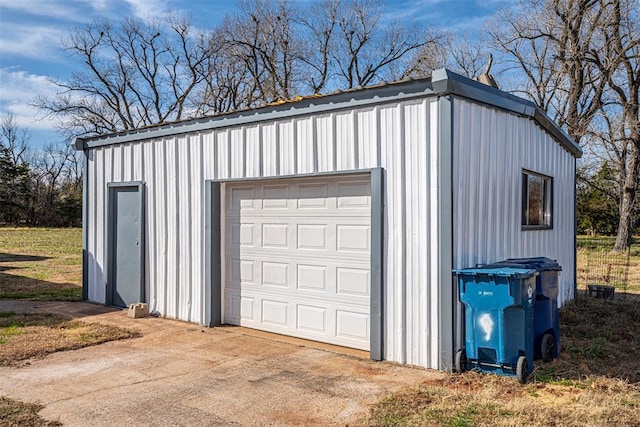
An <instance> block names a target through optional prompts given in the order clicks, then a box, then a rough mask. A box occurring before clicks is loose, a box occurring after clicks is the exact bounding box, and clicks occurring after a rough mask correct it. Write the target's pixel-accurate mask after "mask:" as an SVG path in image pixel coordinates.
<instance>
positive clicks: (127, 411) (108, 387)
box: [0, 301, 443, 426]
mask: <svg viewBox="0 0 640 427" xmlns="http://www.w3.org/2000/svg"><path fill="white" fill-rule="evenodd" d="M18 306H19V307H18ZM9 309H13V310H16V311H17V310H35V311H52V312H62V313H68V314H72V315H74V316H78V317H82V318H83V320H85V321H89V322H103V323H109V324H114V325H117V326H123V327H127V328H135V329H137V330H139V331H140V332H141V333H142V337H141V338H135V339H130V340H125V341H117V342H109V343H106V344H102V345H98V346H94V347H88V348H84V349H81V350H75V351H67V352H61V353H55V354H53V355H50V356H48V357H47V358H45V359H40V360H33V361H30V364H25V365H23V366H20V367H11V368H7V367H2V368H0V395H4V396H7V397H11V398H14V399H19V400H22V401H26V402H37V403H41V404H43V405H45V409H43V410H42V412H41V415H42V416H43V417H45V418H46V419H48V420H54V421H60V422H62V423H63V424H64V425H69V426H73V425H78V426H86V425H93V426H99V425H100V426H101V425H158V426H160V425H167V426H169V425H170V426H176V425H185V426H187V425H188V426H194V425H203V426H209V425H261V426H262V425H346V424H350V423H353V422H354V421H355V420H357V419H358V418H359V417H361V416H363V415H365V414H366V413H367V411H368V408H369V405H370V404H372V403H375V402H376V401H377V400H379V399H380V398H382V397H384V396H385V395H387V394H388V393H390V392H393V391H396V390H398V389H400V388H402V387H404V386H407V385H411V384H415V383H418V382H420V381H421V380H424V379H435V378H440V377H442V375H443V374H442V373H439V372H435V371H429V370H423V369H417V368H411V367H406V366H399V365H395V364H391V363H385V362H372V361H370V360H367V359H366V358H364V357H363V353H360V352H357V351H352V352H351V354H345V353H341V352H338V351H337V350H338V348H337V347H332V346H320V345H315V344H313V343H310V342H308V341H303V340H296V339H292V338H286V337H280V336H278V335H273V334H267V333H260V332H257V331H251V330H247V329H244V328H238V327H221V328H213V329H207V328H202V327H199V326H198V325H195V324H188V323H183V322H179V321H172V320H166V319H158V318H146V319H131V318H129V317H127V315H126V311H120V310H112V309H108V308H106V307H102V306H97V305H93V304H86V303H18V304H17V305H16V303H13V305H11V303H9V302H4V301H0V311H7V310H9Z"/></svg>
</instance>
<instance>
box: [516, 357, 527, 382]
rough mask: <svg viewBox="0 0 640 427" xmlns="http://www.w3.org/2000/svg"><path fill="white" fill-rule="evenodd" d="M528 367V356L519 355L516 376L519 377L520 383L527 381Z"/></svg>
mask: <svg viewBox="0 0 640 427" xmlns="http://www.w3.org/2000/svg"><path fill="white" fill-rule="evenodd" d="M528 368H529V363H528V362H527V358H526V357H525V356H520V357H518V362H517V363H516V378H518V382H520V384H524V383H526V382H527V370H528Z"/></svg>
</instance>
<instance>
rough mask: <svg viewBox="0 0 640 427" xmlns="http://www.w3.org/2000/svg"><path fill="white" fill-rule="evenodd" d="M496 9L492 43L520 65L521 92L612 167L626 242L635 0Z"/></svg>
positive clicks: (634, 125)
mask: <svg viewBox="0 0 640 427" xmlns="http://www.w3.org/2000/svg"><path fill="white" fill-rule="evenodd" d="M527 4H528V5H530V6H532V7H530V8H528V9H525V7H524V3H521V7H520V9H519V12H517V13H516V12H513V9H508V10H503V11H502V12H501V14H500V17H499V20H498V22H497V23H495V24H494V26H493V29H492V30H491V36H492V38H493V41H494V44H495V46H496V47H497V48H498V49H500V50H501V51H503V52H504V53H505V54H506V55H507V56H506V57H507V58H508V61H510V63H511V65H512V66H513V67H514V68H516V69H517V70H520V71H521V72H523V73H524V75H525V76H526V77H527V82H528V84H527V85H526V89H525V92H526V93H527V94H528V95H529V96H530V97H531V98H532V99H533V100H534V101H535V102H537V103H538V105H540V106H541V107H542V108H543V109H544V110H546V111H547V113H548V114H550V115H551V116H552V117H553V118H554V119H555V121H556V122H557V123H559V124H560V125H561V126H563V127H564V128H565V129H566V130H567V132H568V133H569V135H570V136H571V137H573V138H574V139H575V140H576V141H578V142H580V143H581V144H582V145H584V146H586V145H587V144H598V147H597V148H596V149H594V150H592V152H594V153H599V154H600V155H601V156H604V157H607V158H608V160H609V161H613V162H611V164H613V165H615V166H616V167H617V173H618V174H619V182H620V183H621V184H620V190H619V191H617V193H618V197H619V199H618V201H619V226H618V237H617V241H616V245H615V249H616V250H621V249H624V248H627V247H629V245H630V244H631V236H632V233H633V225H634V219H635V211H634V209H635V206H636V205H637V202H636V194H637V191H638V175H639V168H640V158H639V157H640V143H639V142H638V140H639V138H640V125H639V120H640V118H639V108H640V107H638V104H639V102H638V101H639V96H640V95H638V94H639V92H640V65H639V63H640V61H639V59H640V26H639V20H640V17H639V12H638V9H639V4H638V1H637V0H536V1H535V2H533V3H529V2H527Z"/></svg>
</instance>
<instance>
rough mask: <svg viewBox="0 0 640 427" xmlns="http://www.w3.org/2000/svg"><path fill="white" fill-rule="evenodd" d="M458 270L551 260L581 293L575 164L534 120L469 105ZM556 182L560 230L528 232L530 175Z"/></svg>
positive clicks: (458, 138)
mask: <svg viewBox="0 0 640 427" xmlns="http://www.w3.org/2000/svg"><path fill="white" fill-rule="evenodd" d="M453 127H454V130H453V141H454V144H453V146H454V152H453V159H454V160H453V210H454V220H453V221H454V222H453V237H454V244H453V247H454V254H453V266H454V268H466V267H473V266H475V265H476V264H478V263H483V264H484V263H490V262H496V261H500V260H503V259H505V258H514V257H517V258H521V257H533V256H546V257H549V258H552V259H555V260H557V261H558V263H559V264H560V265H561V266H562V272H561V274H560V277H559V285H560V292H559V295H558V302H559V304H563V303H564V301H566V300H567V299H570V298H573V292H574V277H575V265H574V237H573V236H574V232H575V224H574V192H575V182H574V176H575V159H574V158H573V157H572V156H571V155H570V154H569V153H568V152H566V151H565V150H564V149H563V148H562V147H561V146H560V145H559V144H558V143H557V142H556V141H555V140H554V139H553V138H551V136H549V134H548V133H547V132H545V131H544V130H543V129H542V128H540V127H539V126H538V125H536V123H535V122H533V120H529V119H524V118H520V117H518V116H515V115H513V114H508V113H505V112H502V111H498V110H495V109H492V108H487V107H483V106H480V105H478V104H476V103H471V102H468V101H464V100H461V99H455V101H454V119H453ZM523 168H524V169H528V170H530V171H534V172H539V173H542V174H544V175H548V176H550V177H553V229H552V230H522V226H521V218H522V217H521V214H522V208H521V206H522V205H521V203H522V199H521V198H522V178H521V175H522V169H523Z"/></svg>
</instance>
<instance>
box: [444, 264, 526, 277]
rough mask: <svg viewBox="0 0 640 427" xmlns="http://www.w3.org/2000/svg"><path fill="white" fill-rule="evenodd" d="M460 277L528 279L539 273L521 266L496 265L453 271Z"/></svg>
mask: <svg viewBox="0 0 640 427" xmlns="http://www.w3.org/2000/svg"><path fill="white" fill-rule="evenodd" d="M453 272H454V273H455V274H456V275H458V276H480V275H484V276H503V277H515V278H516V279H528V278H529V277H533V276H536V275H537V274H538V271H537V270H536V269H532V268H526V267H524V266H520V265H516V266H514V265H495V264H494V266H492V267H489V266H486V267H475V268H462V269H456V270H453Z"/></svg>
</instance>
